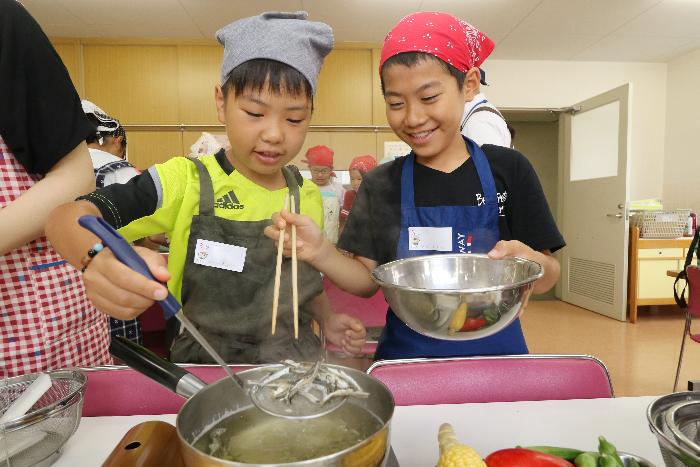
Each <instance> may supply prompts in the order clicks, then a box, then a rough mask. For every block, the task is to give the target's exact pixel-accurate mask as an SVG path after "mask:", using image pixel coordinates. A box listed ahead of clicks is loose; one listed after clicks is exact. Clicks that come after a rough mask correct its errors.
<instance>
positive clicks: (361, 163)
mask: <svg viewBox="0 0 700 467" xmlns="http://www.w3.org/2000/svg"><path fill="white" fill-rule="evenodd" d="M376 166H377V159H375V158H374V156H372V155H370V154H365V155H364V156H357V157H355V158H353V160H352V161H351V162H350V168H349V169H348V170H359V171H360V172H365V173H367V172H369V171H370V170H372V169H373V168H375V167H376Z"/></svg>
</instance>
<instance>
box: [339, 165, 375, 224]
mask: <svg viewBox="0 0 700 467" xmlns="http://www.w3.org/2000/svg"><path fill="white" fill-rule="evenodd" d="M376 166H377V159H375V158H374V156H372V155H370V154H366V155H364V156H357V157H355V158H354V159H353V160H352V161H350V167H349V168H348V170H349V171H350V186H351V187H352V190H349V191H346V192H345V197H344V198H343V208H342V209H341V210H340V232H341V234H342V232H343V227H344V226H345V221H346V220H347V219H348V215H349V214H350V210H351V209H352V205H353V203H354V202H355V196H357V190H359V189H360V184H361V183H362V179H363V178H364V176H365V174H366V173H367V172H369V171H370V170H372V169H373V168H375V167H376Z"/></svg>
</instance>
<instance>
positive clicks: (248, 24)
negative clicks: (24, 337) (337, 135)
mask: <svg viewBox="0 0 700 467" xmlns="http://www.w3.org/2000/svg"><path fill="white" fill-rule="evenodd" d="M306 18H307V14H306V13H305V12H297V13H263V14H262V15H260V16H254V17H251V18H244V19H241V20H239V21H236V22H234V23H232V24H229V25H228V26H226V27H224V28H223V29H221V30H219V31H218V32H217V39H218V40H219V42H220V43H221V44H223V45H224V59H223V63H222V66H221V84H220V85H217V86H216V88H215V102H216V109H217V112H218V117H219V121H221V123H223V124H225V125H226V133H227V135H228V138H229V141H230V144H231V147H230V148H229V149H227V150H224V149H222V150H220V151H219V152H218V153H216V154H215V155H207V156H202V157H200V158H198V159H189V158H185V157H175V158H173V159H170V160H169V161H167V162H165V163H163V164H157V165H155V166H154V167H151V168H150V169H149V170H148V171H147V172H144V173H142V174H141V175H139V176H138V177H136V178H135V179H133V180H132V181H131V182H130V183H128V184H126V185H110V186H108V187H105V188H104V189H102V190H99V191H97V192H95V193H92V194H89V195H87V196H85V197H83V198H82V200H80V201H77V202H74V203H71V204H68V205H64V206H62V207H60V208H58V209H57V210H56V211H55V212H54V213H53V214H52V218H51V220H50V221H49V224H48V225H47V233H48V235H49V237H50V238H51V239H52V240H54V241H55V242H56V243H57V248H58V249H59V250H60V251H61V253H62V254H63V255H64V257H65V258H66V259H68V261H70V262H71V263H72V264H74V265H76V266H77V267H82V268H83V269H85V272H84V275H83V277H84V281H85V283H86V285H87V288H88V292H89V294H90V298H91V299H92V301H93V302H94V303H95V305H96V306H97V307H98V309H100V310H101V311H103V312H105V313H107V314H109V315H111V316H114V317H117V318H120V319H133V318H134V317H135V316H136V315H138V314H140V313H141V312H143V310H145V309H146V308H148V307H149V306H151V304H152V303H153V300H154V299H155V300H162V299H163V298H165V296H166V294H167V290H166V289H165V287H163V285H162V284H160V282H158V281H166V280H167V281H168V288H169V289H170V291H171V292H172V293H173V295H174V296H175V297H176V298H177V299H178V300H180V301H181V303H182V304H183V310H184V313H185V314H186V315H187V316H188V318H189V319H190V320H191V321H192V322H193V323H194V324H195V326H197V327H198V328H199V331H200V332H201V333H202V334H203V335H204V337H206V338H207V340H208V341H209V342H210V343H211V344H212V346H213V347H214V348H215V349H216V351H217V352H218V353H219V354H220V355H221V356H222V357H223V358H224V359H226V360H227V361H228V362H241V363H266V362H273V361H279V360H282V359H285V358H292V359H295V360H315V359H317V358H318V357H319V355H320V352H321V351H322V349H321V342H320V339H319V338H318V337H317V336H316V335H314V333H313V330H312V326H311V321H312V319H316V320H317V321H318V322H319V324H320V325H321V329H322V330H323V333H324V335H325V337H326V338H327V339H328V340H329V341H330V342H332V343H333V344H335V345H338V346H340V347H342V348H343V349H344V350H345V351H347V352H348V353H357V352H359V351H360V349H361V346H362V343H363V342H364V335H365V330H364V327H363V326H362V323H361V322H360V321H359V320H357V319H355V318H352V317H350V316H349V315H344V314H339V313H338V314H336V313H333V312H332V311H331V310H330V306H329V304H328V299H327V297H326V296H325V293H324V292H323V285H322V282H321V277H320V274H319V273H318V271H316V270H315V269H313V268H312V267H311V266H309V265H308V264H305V263H301V264H299V268H298V269H299V271H298V286H299V338H298V339H295V338H294V328H293V319H292V312H291V310H292V293H291V290H292V286H291V282H290V280H291V276H292V273H291V264H290V262H289V261H285V262H284V264H283V267H282V287H281V288H280V301H279V304H280V307H279V314H278V317H277V328H276V333H275V335H271V314H272V313H271V311H272V296H273V285H274V276H275V263H276V261H275V257H276V253H277V251H276V250H277V249H276V246H275V244H274V242H272V241H270V240H269V239H266V238H265V237H264V236H263V229H264V228H265V226H267V225H270V217H271V216H272V213H273V212H274V211H276V210H279V209H280V207H282V206H283V204H284V199H285V197H286V196H287V195H293V197H294V200H295V203H296V208H297V212H301V213H303V214H304V215H306V216H309V218H310V219H313V221H312V222H316V223H317V224H318V225H320V224H321V222H323V217H322V216H323V208H322V204H321V196H320V193H319V191H318V188H317V187H316V186H315V185H314V184H313V183H304V182H303V179H302V178H301V176H300V175H299V174H298V172H297V173H294V172H293V171H291V170H289V169H288V168H287V167H285V165H286V164H287V163H288V162H289V161H291V160H292V159H293V158H294V157H295V156H296V155H297V153H298V152H299V150H300V149H301V147H302V145H303V143H304V139H305V137H306V133H307V130H308V128H309V122H310V120H311V114H312V108H313V95H314V92H315V88H316V81H317V78H318V74H319V71H320V68H321V64H322V62H323V58H324V57H325V56H326V55H327V54H328V52H330V50H331V48H332V46H333V33H332V31H331V28H330V27H329V26H328V25H326V24H324V23H318V22H311V21H307V20H306ZM85 214H92V215H97V216H103V217H104V218H105V220H107V221H108V222H109V223H110V224H111V225H113V226H114V227H116V228H119V229H120V232H121V233H122V234H123V235H124V236H125V237H126V238H127V240H134V239H137V238H141V237H144V236H147V235H152V234H156V233H159V232H166V233H167V234H168V236H169V237H170V257H169V261H168V270H166V269H165V267H164V260H163V259H162V258H161V257H160V255H158V254H157V253H155V252H152V251H150V250H145V249H138V250H137V251H138V253H139V254H140V255H141V256H142V257H143V258H144V260H145V261H146V263H147V264H148V265H149V268H150V270H151V272H152V273H153V275H154V276H155V278H156V281H151V280H148V279H146V278H145V277H144V276H142V275H141V274H139V273H137V272H134V271H131V270H130V269H128V268H127V267H126V266H124V265H123V264H121V263H120V262H119V261H118V260H117V259H116V258H115V257H114V255H113V254H112V253H111V251H109V249H107V248H105V249H104V250H102V251H101V252H100V253H99V254H97V255H94V257H93V259H92V260H89V259H85V255H86V253H87V252H88V250H90V249H91V247H93V245H95V244H96V243H97V242H99V239H98V238H96V237H95V236H94V235H92V234H91V233H90V232H88V231H87V230H85V229H83V228H82V227H80V226H79V225H78V223H77V220H78V218H79V217H80V216H82V215H85ZM170 357H171V360H173V361H178V362H193V363H204V362H212V359H211V357H210V356H209V354H208V353H207V352H206V351H204V349H203V348H202V347H201V346H200V345H199V343H197V342H196V341H195V340H194V338H193V337H192V336H191V335H190V334H189V332H187V331H186V330H185V331H184V332H182V333H181V334H179V335H178V336H177V337H176V338H175V341H174V343H173V345H172V347H171V354H170Z"/></svg>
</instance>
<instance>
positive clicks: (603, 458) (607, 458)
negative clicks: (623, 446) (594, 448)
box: [598, 453, 619, 467]
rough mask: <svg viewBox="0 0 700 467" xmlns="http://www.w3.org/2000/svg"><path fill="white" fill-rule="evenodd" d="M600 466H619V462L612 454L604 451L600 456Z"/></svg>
mask: <svg viewBox="0 0 700 467" xmlns="http://www.w3.org/2000/svg"><path fill="white" fill-rule="evenodd" d="M598 467H619V464H618V463H617V461H616V460H615V458H614V457H613V456H611V455H610V454H608V453H602V454H601V455H600V457H599V458H598Z"/></svg>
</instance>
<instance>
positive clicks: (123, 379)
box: [83, 365, 251, 417]
mask: <svg viewBox="0 0 700 467" xmlns="http://www.w3.org/2000/svg"><path fill="white" fill-rule="evenodd" d="M184 368H185V369H186V370H187V371H189V372H190V373H192V374H194V375H195V376H197V377H198V378H200V379H201V380H202V381H204V382H205V383H207V384H210V383H213V382H215V381H218V380H220V379H221V378H223V377H225V376H226V373H225V372H224V370H223V368H221V367H220V366H217V365H188V366H184ZM231 368H232V369H233V371H235V372H238V371H241V370H245V369H248V368H251V366H247V365H238V366H231ZM83 371H84V373H85V374H86V375H87V378H88V381H87V389H86V391H85V400H84V405H83V416H84V417H105V416H119V415H160V414H170V413H177V412H178V411H179V410H180V407H182V405H183V404H184V403H185V398H183V397H182V396H179V395H177V394H175V393H174V392H172V391H171V390H169V389H167V388H166V387H164V386H161V385H160V384H158V383H156V382H155V381H153V380H152V379H151V378H149V377H147V376H144V375H142V374H141V373H139V372H138V371H136V370H133V369H131V368H129V367H126V366H109V367H99V368H94V369H93V368H88V369H84V370H83Z"/></svg>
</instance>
